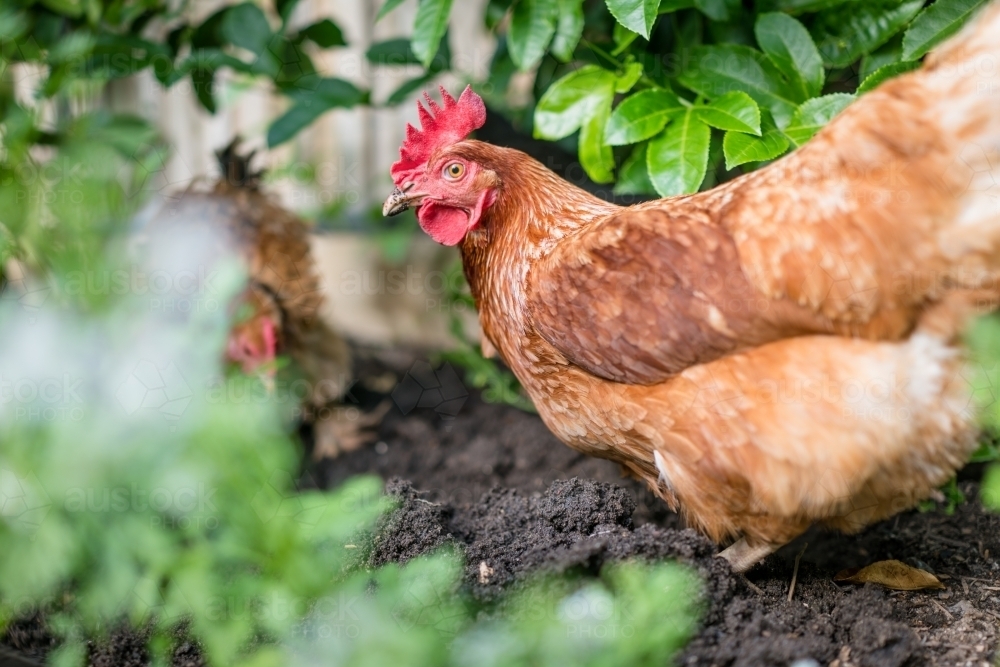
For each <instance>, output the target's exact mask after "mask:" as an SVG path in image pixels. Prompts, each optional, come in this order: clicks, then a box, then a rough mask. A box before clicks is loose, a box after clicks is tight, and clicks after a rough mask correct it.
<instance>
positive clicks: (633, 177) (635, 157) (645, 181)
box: [614, 144, 656, 195]
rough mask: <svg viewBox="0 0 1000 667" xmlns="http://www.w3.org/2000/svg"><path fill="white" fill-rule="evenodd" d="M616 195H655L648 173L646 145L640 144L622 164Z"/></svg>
mask: <svg viewBox="0 0 1000 667" xmlns="http://www.w3.org/2000/svg"><path fill="white" fill-rule="evenodd" d="M614 193H615V194H616V195H653V194H656V189H655V188H654V187H653V182H652V181H650V180H649V172H648V171H646V144H640V145H638V146H636V147H635V150H633V151H632V153H631V154H630V155H629V156H628V158H626V159H625V162H623V163H622V166H621V169H620V170H619V171H618V180H617V181H616V182H615V189H614Z"/></svg>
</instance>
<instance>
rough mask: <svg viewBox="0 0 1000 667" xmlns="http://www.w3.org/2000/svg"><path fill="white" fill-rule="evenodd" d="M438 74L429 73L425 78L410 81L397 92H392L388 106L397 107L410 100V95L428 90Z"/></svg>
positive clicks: (420, 77)
mask: <svg viewBox="0 0 1000 667" xmlns="http://www.w3.org/2000/svg"><path fill="white" fill-rule="evenodd" d="M435 76H437V75H436V74H433V73H429V74H424V75H423V76H418V77H415V78H413V79H410V80H409V81H406V82H404V83H403V85H401V86H400V87H399V88H397V89H396V90H394V91H392V94H390V95H389V98H388V99H387V100H386V101H385V104H386V106H390V107H391V106H395V105H397V104H399V103H401V102H405V101H406V100H408V99H409V98H410V95H411V94H412V93H413V92H414V91H417V90H420V89H421V88H426V87H427V85H428V84H429V83H430V82H431V81H433V80H434V77H435Z"/></svg>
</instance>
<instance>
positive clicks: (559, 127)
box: [534, 65, 616, 141]
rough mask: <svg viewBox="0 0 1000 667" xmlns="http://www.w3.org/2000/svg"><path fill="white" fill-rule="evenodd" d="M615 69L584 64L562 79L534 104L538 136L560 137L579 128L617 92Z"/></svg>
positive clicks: (543, 137)
mask: <svg viewBox="0 0 1000 667" xmlns="http://www.w3.org/2000/svg"><path fill="white" fill-rule="evenodd" d="M615 82H616V77H615V75H614V73H613V72H609V71H608V70H606V69H603V68H601V67H598V66H597V65H585V66H583V67H581V68H580V69H578V70H576V71H574V72H570V73H569V74H567V75H566V76H564V77H563V78H561V79H559V80H558V81H556V82H555V83H553V84H552V85H551V86H549V89H548V90H546V91H545V94H544V95H542V99H540V100H539V101H538V106H536V107H535V130H534V134H535V137H536V138H539V139H548V140H550V141H557V140H559V139H562V138H564V137H568V136H569V135H571V134H573V133H574V132H576V131H577V130H578V129H580V126H582V125H583V123H584V122H585V121H586V120H587V119H589V118H590V117H591V116H593V115H594V114H595V113H597V112H598V108H599V107H600V105H601V104H603V103H604V101H605V99H608V98H610V97H612V96H613V95H614V93H615Z"/></svg>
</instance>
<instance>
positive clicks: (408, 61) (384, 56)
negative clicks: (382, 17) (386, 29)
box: [365, 37, 420, 67]
mask: <svg viewBox="0 0 1000 667" xmlns="http://www.w3.org/2000/svg"><path fill="white" fill-rule="evenodd" d="M365 58H367V59H368V62H370V63H372V64H373V65H382V66H390V67H391V66H396V65H419V64H420V59H419V58H417V54H415V53H414V52H413V48H411V46H410V40H408V39H406V38H405V37H400V38H398V39H388V40H386V41H384V42H378V43H376V44H372V46H371V48H370V49H368V51H366V52H365Z"/></svg>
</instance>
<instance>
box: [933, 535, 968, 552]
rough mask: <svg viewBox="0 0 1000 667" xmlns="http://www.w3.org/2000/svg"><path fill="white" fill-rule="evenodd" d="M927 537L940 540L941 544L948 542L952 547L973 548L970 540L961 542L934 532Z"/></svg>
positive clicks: (936, 540)
mask: <svg viewBox="0 0 1000 667" xmlns="http://www.w3.org/2000/svg"><path fill="white" fill-rule="evenodd" d="M927 539H930V540H934V541H935V542H940V543H941V544H947V545H948V546H950V547H956V548H958V549H971V548H972V545H971V544H969V543H968V542H959V541H958V540H953V539H951V538H950V537H942V536H941V535H934V534H933V533H928V534H927Z"/></svg>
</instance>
